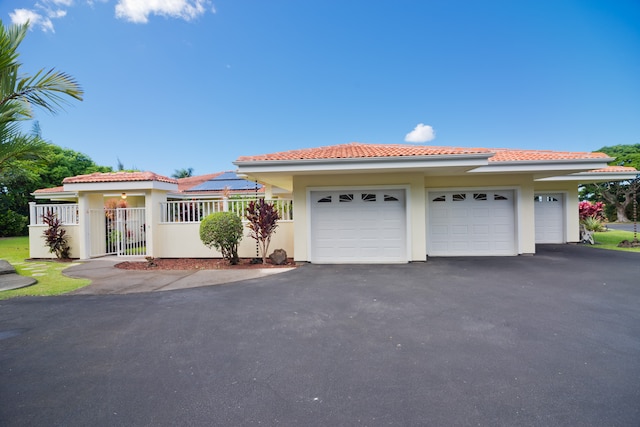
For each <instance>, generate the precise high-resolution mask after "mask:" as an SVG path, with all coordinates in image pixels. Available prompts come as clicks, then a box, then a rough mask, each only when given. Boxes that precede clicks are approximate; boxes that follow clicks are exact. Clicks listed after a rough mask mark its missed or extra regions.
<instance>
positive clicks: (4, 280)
mask: <svg viewBox="0 0 640 427" xmlns="http://www.w3.org/2000/svg"><path fill="white" fill-rule="evenodd" d="M36 283H37V280H36V279H34V278H33V277H25V276H21V275H19V274H18V273H17V272H16V269H15V268H14V267H13V266H12V265H11V264H9V262H7V261H5V260H3V259H0V291H10V290H12V289H20V288H25V287H27V286H31V285H34V284H36Z"/></svg>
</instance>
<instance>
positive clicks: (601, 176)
mask: <svg viewBox="0 0 640 427" xmlns="http://www.w3.org/2000/svg"><path fill="white" fill-rule="evenodd" d="M638 176H640V172H639V171H629V172H577V173H572V174H568V175H562V176H550V177H544V178H539V179H536V181H565V182H566V181H573V182H581V183H592V182H613V181H628V180H631V179H635V178H636V177H638Z"/></svg>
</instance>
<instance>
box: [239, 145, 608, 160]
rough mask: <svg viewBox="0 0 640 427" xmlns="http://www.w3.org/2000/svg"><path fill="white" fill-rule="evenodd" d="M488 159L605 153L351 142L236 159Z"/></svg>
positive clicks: (566, 157) (580, 156) (559, 157)
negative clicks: (446, 156)
mask: <svg viewBox="0 0 640 427" xmlns="http://www.w3.org/2000/svg"><path fill="white" fill-rule="evenodd" d="M493 153H495V155H493V156H492V157H490V158H489V161H491V162H516V161H549V160H580V159H601V158H602V159H604V158H607V157H608V156H607V155H606V154H604V153H590V152H568V151H550V150H515V149H506V148H498V149H490V148H462V147H436V146H429V145H409V144H362V143H358V142H353V143H351V144H342V145H332V146H326V147H318V148H305V149H301V150H291V151H282V152H278V153H271V154H261V155H257V156H241V157H239V158H238V160H237V161H238V162H251V161H278V160H280V161H282V160H285V161H286V160H318V159H355V158H380V157H410V156H442V155H471V154H493Z"/></svg>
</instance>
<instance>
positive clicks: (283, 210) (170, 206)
mask: <svg viewBox="0 0 640 427" xmlns="http://www.w3.org/2000/svg"><path fill="white" fill-rule="evenodd" d="M266 201H267V202H269V203H273V205H274V206H275V208H276V209H277V210H278V213H279V214H280V221H292V220H293V200H290V199H273V200H266ZM250 202H251V199H238V200H224V199H223V200H181V201H174V202H162V203H160V208H161V210H162V212H161V215H162V216H161V218H160V222H163V223H176V222H182V223H194V222H200V221H202V218H204V217H206V216H207V215H209V214H212V213H214V212H233V213H235V214H237V215H238V216H240V217H241V218H242V219H244V218H245V212H246V210H247V206H249V203H250Z"/></svg>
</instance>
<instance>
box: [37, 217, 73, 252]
mask: <svg viewBox="0 0 640 427" xmlns="http://www.w3.org/2000/svg"><path fill="white" fill-rule="evenodd" d="M42 221H43V222H44V223H45V224H46V225H47V228H46V229H45V230H44V232H43V233H42V235H43V237H44V240H45V242H46V245H47V246H48V247H49V252H51V253H55V254H56V256H57V257H58V258H59V259H69V252H70V251H71V247H70V246H69V244H68V239H69V238H68V237H67V230H65V229H64V228H62V221H60V219H59V218H58V217H57V216H56V214H55V213H54V212H53V211H52V210H47V212H46V213H45V214H44V215H42Z"/></svg>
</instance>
